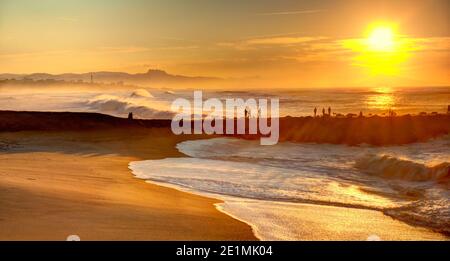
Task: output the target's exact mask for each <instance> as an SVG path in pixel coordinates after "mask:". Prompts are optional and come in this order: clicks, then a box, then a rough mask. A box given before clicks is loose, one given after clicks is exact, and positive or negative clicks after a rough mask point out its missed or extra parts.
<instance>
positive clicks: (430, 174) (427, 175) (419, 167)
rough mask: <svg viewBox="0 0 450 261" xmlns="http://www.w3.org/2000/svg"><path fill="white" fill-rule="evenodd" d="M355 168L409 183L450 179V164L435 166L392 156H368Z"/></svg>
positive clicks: (443, 163)
mask: <svg viewBox="0 0 450 261" xmlns="http://www.w3.org/2000/svg"><path fill="white" fill-rule="evenodd" d="M355 167H356V168H357V169H359V170H361V171H363V172H365V173H367V174H370V175H375V176H380V177H384V178H392V179H402V180H409V181H430V180H436V181H443V180H449V179H450V163H449V162H442V163H439V164H437V165H434V166H427V165H425V164H422V163H419V162H414V161H410V160H406V159H400V158H397V157H394V156H390V155H366V156H364V157H362V158H360V159H358V160H356V162H355Z"/></svg>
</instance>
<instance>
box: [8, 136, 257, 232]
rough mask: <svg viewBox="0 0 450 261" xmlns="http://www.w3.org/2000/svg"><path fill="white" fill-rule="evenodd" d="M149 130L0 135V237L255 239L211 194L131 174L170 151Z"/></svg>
mask: <svg viewBox="0 0 450 261" xmlns="http://www.w3.org/2000/svg"><path fill="white" fill-rule="evenodd" d="M151 132H153V133H150V135H149V136H146V138H142V139H141V138H136V139H133V138H132V137H134V136H135V135H136V134H133V133H129V132H128V131H127V132H84V133H81V134H80V133H78V134H75V133H30V132H27V133H23V132H22V133H1V134H0V140H2V141H4V142H5V141H7V143H8V144H10V143H11V142H12V143H14V144H15V145H12V148H9V149H6V148H3V151H0V166H1V168H0V240H65V239H66V238H67V236H69V235H72V234H74V235H78V236H79V237H80V238H81V240H254V239H256V238H255V237H254V236H253V234H252V231H251V229H250V227H249V226H248V225H246V224H244V223H242V222H240V221H237V220H235V219H233V218H231V217H229V216H227V215H225V214H223V213H221V212H219V211H217V210H216V209H215V207H214V205H213V204H214V203H217V202H219V201H218V200H213V199H209V198H205V197H200V196H196V195H192V194H188V193H183V192H180V191H177V190H174V189H169V188H165V187H161V186H157V185H152V184H148V183H145V182H144V181H142V180H140V179H136V178H134V177H133V175H132V174H131V171H130V170H129V169H128V163H129V162H130V161H134V160H140V159H142V158H141V157H143V156H145V157H147V158H160V157H166V156H177V151H176V150H175V149H174V145H175V144H176V142H177V138H176V137H175V136H172V135H170V137H169V136H168V135H166V133H165V132H164V131H160V130H155V131H151ZM171 137H172V138H171ZM137 147H140V148H137ZM140 156H141V157H140Z"/></svg>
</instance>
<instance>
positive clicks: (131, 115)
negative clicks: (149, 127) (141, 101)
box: [128, 112, 133, 120]
mask: <svg viewBox="0 0 450 261" xmlns="http://www.w3.org/2000/svg"><path fill="white" fill-rule="evenodd" d="M128 119H129V120H132V119H133V113H132V112H129V113H128Z"/></svg>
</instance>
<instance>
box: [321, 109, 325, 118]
mask: <svg viewBox="0 0 450 261" xmlns="http://www.w3.org/2000/svg"><path fill="white" fill-rule="evenodd" d="M322 114H323V117H325V108H322Z"/></svg>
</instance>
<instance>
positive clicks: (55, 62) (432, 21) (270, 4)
mask: <svg viewBox="0 0 450 261" xmlns="http://www.w3.org/2000/svg"><path fill="white" fill-rule="evenodd" d="M449 14H450V1H448V0H442V1H437V0H417V1H414V0H407V1H395V0H389V1H361V0H342V1H339V0H315V1H264V0H254V1H243V0H240V1H232V0H228V1H213V0H205V1H201V0H198V1H194V0H179V1H171V0H162V1H139V0H128V1H125V0H124V1H118V0H90V1H83V0H78V1H70V0H67V1H58V0H41V1H32V0H30V1H26V0H0V72H3V73H6V72H8V73H30V72H49V73H62V72H87V71H99V70H112V71H126V72H144V71H146V70H147V69H149V68H159V69H164V70H166V71H168V72H170V73H176V74H186V75H205V76H219V77H230V78H251V79H252V78H254V77H255V78H258V79H260V80H261V81H264V82H265V83H266V84H267V86H273V87H276V86H293V87H296V86H298V87H307V86H367V85H377V84H390V85H393V86H405V85H450V79H449V75H450V72H449V66H450V16H449ZM374 23H382V24H388V25H389V26H391V27H392V28H393V30H394V32H395V34H396V41H398V42H402V43H405V44H402V47H401V48H400V49H401V50H397V51H398V52H397V53H399V52H401V55H397V54H396V58H395V59H393V60H394V61H391V60H389V59H391V58H389V59H388V60H389V61H386V59H385V60H383V62H382V65H383V66H384V65H386V66H387V67H389V66H392V67H393V66H394V65H395V67H396V70H395V72H390V73H387V74H386V75H383V73H376V72H375V73H374V70H373V68H372V67H373V63H377V64H378V65H377V66H378V67H380V65H379V64H380V63H378V60H377V59H378V58H374V57H373V56H370V58H367V57H368V55H365V54H364V51H361V50H358V48H351V47H349V45H348V44H346V43H348V42H351V41H358V39H361V38H363V39H364V38H366V37H367V33H368V28H369V27H370V26H371V25H373V24H374ZM397 56H398V57H400V56H401V57H402V58H401V59H400V58H398V57H397ZM397 58H398V59H397ZM368 60H370V62H369V61H368ZM377 69H380V68H377ZM378 71H379V70H378Z"/></svg>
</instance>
